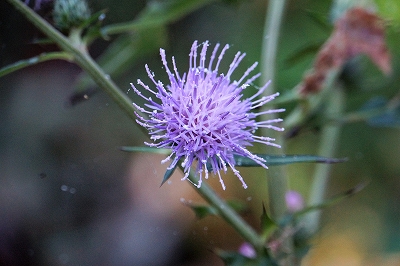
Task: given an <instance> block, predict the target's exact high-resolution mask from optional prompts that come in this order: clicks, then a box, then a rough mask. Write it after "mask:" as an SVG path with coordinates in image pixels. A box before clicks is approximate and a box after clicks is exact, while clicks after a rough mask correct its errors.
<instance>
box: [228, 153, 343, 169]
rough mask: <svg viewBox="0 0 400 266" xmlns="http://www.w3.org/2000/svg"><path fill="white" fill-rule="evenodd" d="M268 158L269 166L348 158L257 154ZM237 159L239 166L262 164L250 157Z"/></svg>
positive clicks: (335, 161)
mask: <svg viewBox="0 0 400 266" xmlns="http://www.w3.org/2000/svg"><path fill="white" fill-rule="evenodd" d="M256 155H257V156H258V157H261V158H263V159H265V160H266V163H265V164H266V165H267V166H275V165H284V164H292V163H341V162H345V161H346V160H347V159H346V158H339V159H338V158H327V157H323V156H315V155H269V154H256ZM235 161H236V165H237V166H245V167H252V166H260V165H259V164H258V163H256V162H255V161H253V160H251V159H250V158H248V157H244V156H238V155H235Z"/></svg>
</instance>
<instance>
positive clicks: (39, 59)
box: [0, 52, 72, 77]
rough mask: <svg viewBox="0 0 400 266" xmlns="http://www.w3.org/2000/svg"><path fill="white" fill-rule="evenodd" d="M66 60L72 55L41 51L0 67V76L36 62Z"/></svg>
mask: <svg viewBox="0 0 400 266" xmlns="http://www.w3.org/2000/svg"><path fill="white" fill-rule="evenodd" d="M56 59H60V60H67V61H71V60H72V56H71V55H70V54H68V53H65V52H52V53H43V54H40V55H38V56H34V57H31V58H29V59H24V60H20V61H18V62H15V63H14V64H11V65H8V66H5V67H3V68H1V69H0V77H2V76H5V75H7V74H10V73H12V72H14V71H17V70H20V69H22V68H25V67H29V66H33V65H36V64H38V63H42V62H45V61H49V60H56Z"/></svg>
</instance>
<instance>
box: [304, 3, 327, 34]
mask: <svg viewBox="0 0 400 266" xmlns="http://www.w3.org/2000/svg"><path fill="white" fill-rule="evenodd" d="M305 12H306V13H307V15H308V17H309V18H311V19H312V20H313V21H314V22H315V24H317V25H319V26H320V27H321V28H322V29H324V30H325V31H327V32H330V31H331V30H332V28H333V26H332V24H330V23H329V20H328V18H327V17H326V16H325V15H324V14H322V13H319V12H315V11H314V10H310V9H306V10H305Z"/></svg>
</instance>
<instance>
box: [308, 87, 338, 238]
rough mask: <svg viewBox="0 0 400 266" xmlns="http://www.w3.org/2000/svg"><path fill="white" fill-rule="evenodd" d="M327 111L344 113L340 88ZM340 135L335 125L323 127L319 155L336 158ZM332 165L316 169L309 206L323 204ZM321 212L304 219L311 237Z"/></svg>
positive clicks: (315, 229)
mask: <svg viewBox="0 0 400 266" xmlns="http://www.w3.org/2000/svg"><path fill="white" fill-rule="evenodd" d="M330 91H331V95H330V98H329V103H328V106H327V110H328V111H329V112H330V113H334V114H340V113H342V112H343V109H344V103H345V94H344V92H343V90H342V88H341V87H340V86H335V87H334V88H332V89H331V90H330ZM339 135H340V126H339V125H335V124H327V125H326V126H324V127H323V129H322V132H321V140H320V147H319V151H318V155H320V156H326V157H329V158H332V157H333V156H335V151H336V147H337V146H338V140H339ZM330 170H331V165H330V164H318V165H317V166H316V168H315V172H314V177H313V184H312V187H311V195H310V199H309V202H308V204H309V206H314V205H319V204H322V203H323V201H324V195H325V191H326V187H327V184H328V180H329V175H330ZM320 216H321V211H320V210H317V211H314V212H310V213H309V214H307V215H305V217H304V226H305V229H306V232H307V233H308V234H309V235H312V234H314V233H315V232H316V231H317V230H318V228H319V223H320Z"/></svg>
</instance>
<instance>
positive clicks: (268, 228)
mask: <svg viewBox="0 0 400 266" xmlns="http://www.w3.org/2000/svg"><path fill="white" fill-rule="evenodd" d="M262 208H263V210H262V214H261V217H260V218H261V231H262V233H261V235H262V238H263V239H265V240H267V239H268V237H270V236H271V234H272V233H273V232H274V230H275V229H276V228H277V224H276V223H275V222H274V221H273V220H272V219H271V217H269V215H268V213H267V211H266V209H265V205H264V203H263V205H262Z"/></svg>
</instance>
